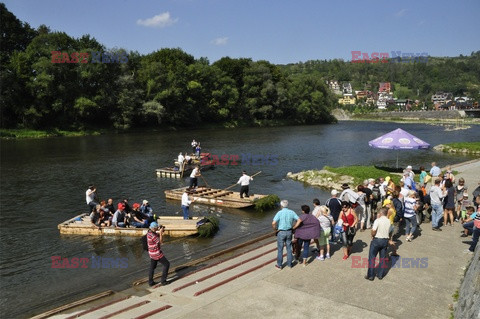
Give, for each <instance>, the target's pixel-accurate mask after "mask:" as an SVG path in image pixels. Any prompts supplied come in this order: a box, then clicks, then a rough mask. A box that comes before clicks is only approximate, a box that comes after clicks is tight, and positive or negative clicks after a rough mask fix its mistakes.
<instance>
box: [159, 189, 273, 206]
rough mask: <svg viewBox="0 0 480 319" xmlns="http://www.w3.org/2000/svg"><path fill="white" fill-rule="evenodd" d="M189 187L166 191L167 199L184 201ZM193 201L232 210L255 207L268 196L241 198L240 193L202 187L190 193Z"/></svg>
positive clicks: (256, 195) (257, 195)
mask: <svg viewBox="0 0 480 319" xmlns="http://www.w3.org/2000/svg"><path fill="white" fill-rule="evenodd" d="M187 189H188V187H181V188H176V189H170V190H166V191H165V196H166V198H167V199H173V200H182V195H183V193H184V192H185V191H186V190H187ZM190 192H191V193H190V195H191V197H192V198H193V201H194V202H196V203H199V204H206V205H214V206H223V207H231V208H247V207H251V206H254V205H255V202H256V201H258V200H260V199H262V198H265V197H267V195H260V194H254V195H252V194H251V195H250V196H249V197H243V198H241V197H240V192H234V191H231V190H228V189H217V188H211V187H205V186H200V187H197V188H196V189H195V190H191V191H190Z"/></svg>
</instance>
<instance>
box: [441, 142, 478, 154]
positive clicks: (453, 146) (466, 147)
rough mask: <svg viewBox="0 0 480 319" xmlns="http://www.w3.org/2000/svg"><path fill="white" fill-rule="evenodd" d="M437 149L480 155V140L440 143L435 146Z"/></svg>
mask: <svg viewBox="0 0 480 319" xmlns="http://www.w3.org/2000/svg"><path fill="white" fill-rule="evenodd" d="M434 149H435V150H437V151H442V152H446V153H462V154H474V155H475V154H476V155H480V142H460V143H448V144H440V145H437V146H435V147H434Z"/></svg>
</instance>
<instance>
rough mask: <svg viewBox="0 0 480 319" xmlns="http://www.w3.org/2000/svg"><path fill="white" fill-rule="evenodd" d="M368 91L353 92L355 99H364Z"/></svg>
mask: <svg viewBox="0 0 480 319" xmlns="http://www.w3.org/2000/svg"><path fill="white" fill-rule="evenodd" d="M367 94H368V91H355V96H356V97H357V99H366V98H367Z"/></svg>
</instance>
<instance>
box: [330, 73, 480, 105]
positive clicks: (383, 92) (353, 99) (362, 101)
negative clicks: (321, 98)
mask: <svg viewBox="0 0 480 319" xmlns="http://www.w3.org/2000/svg"><path fill="white" fill-rule="evenodd" d="M326 83H327V84H328V86H329V88H330V90H331V91H332V92H333V93H334V94H335V95H337V96H339V98H338V103H339V104H341V105H343V106H348V105H356V106H370V107H376V108H377V109H379V110H397V111H409V110H412V109H422V110H426V109H427V108H429V109H433V110H464V109H472V108H478V102H477V101H473V100H472V99H471V98H469V97H467V96H455V97H454V96H453V94H452V93H450V92H436V93H435V94H432V96H431V99H430V102H431V103H429V104H427V103H425V101H419V100H412V99H398V98H396V97H394V92H393V89H392V85H391V83H390V82H380V83H379V84H378V91H376V92H375V91H374V90H371V89H369V87H368V86H367V85H366V86H365V88H364V90H362V91H357V90H355V91H354V90H353V88H352V85H351V83H350V82H343V83H340V82H339V81H336V80H331V81H326Z"/></svg>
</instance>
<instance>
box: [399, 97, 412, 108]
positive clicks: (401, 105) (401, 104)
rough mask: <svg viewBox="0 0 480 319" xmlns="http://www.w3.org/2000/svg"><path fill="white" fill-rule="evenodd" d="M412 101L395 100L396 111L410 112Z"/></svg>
mask: <svg viewBox="0 0 480 319" xmlns="http://www.w3.org/2000/svg"><path fill="white" fill-rule="evenodd" d="M412 104H413V100H409V99H397V100H395V106H396V107H397V109H398V110H410V109H411V108H412Z"/></svg>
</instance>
